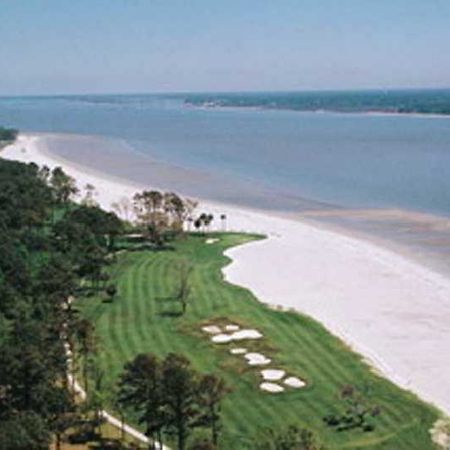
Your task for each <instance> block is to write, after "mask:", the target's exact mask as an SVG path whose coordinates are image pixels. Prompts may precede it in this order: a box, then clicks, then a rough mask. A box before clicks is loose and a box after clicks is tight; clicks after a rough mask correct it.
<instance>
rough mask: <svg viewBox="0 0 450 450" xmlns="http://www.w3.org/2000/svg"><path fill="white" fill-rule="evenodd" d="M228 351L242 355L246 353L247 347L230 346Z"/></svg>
mask: <svg viewBox="0 0 450 450" xmlns="http://www.w3.org/2000/svg"><path fill="white" fill-rule="evenodd" d="M230 353H231V354H232V355H243V354H244V353H247V349H246V348H242V347H237V348H232V349H231V350H230Z"/></svg>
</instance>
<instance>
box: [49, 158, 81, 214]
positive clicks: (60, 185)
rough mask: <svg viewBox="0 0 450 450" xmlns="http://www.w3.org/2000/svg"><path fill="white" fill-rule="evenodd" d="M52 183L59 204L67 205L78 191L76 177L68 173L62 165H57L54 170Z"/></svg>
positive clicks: (51, 178)
mask: <svg viewBox="0 0 450 450" xmlns="http://www.w3.org/2000/svg"><path fill="white" fill-rule="evenodd" d="M50 185H51V186H52V188H53V192H54V194H55V202H56V204H57V205H64V206H67V203H68V202H69V200H71V199H72V198H73V197H74V196H75V195H76V194H77V193H78V188H77V185H76V182H75V179H74V178H72V177H71V176H69V175H67V174H66V173H65V172H64V170H63V169H62V168H61V167H55V168H54V169H53V170H52V174H51V177H50Z"/></svg>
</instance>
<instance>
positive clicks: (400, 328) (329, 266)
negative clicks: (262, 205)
mask: <svg viewBox="0 0 450 450" xmlns="http://www.w3.org/2000/svg"><path fill="white" fill-rule="evenodd" d="M0 155H1V156H2V157H4V158H8V159H17V160H21V161H24V162H32V161H33V162H35V163H36V164H38V165H44V164H45V165H47V166H49V167H50V168H51V167H54V166H55V165H61V166H63V167H64V169H65V170H66V171H67V173H69V174H70V175H72V176H73V177H74V178H76V179H77V182H78V185H79V187H82V186H84V185H86V184H87V183H90V184H93V185H94V186H95V187H96V189H97V191H98V197H96V200H97V201H98V202H99V203H100V204H101V206H102V207H104V208H105V209H111V203H113V202H115V201H118V200H120V198H121V197H128V198H131V196H132V195H133V194H134V192H136V191H137V190H140V189H143V188H144V187H145V188H149V186H137V185H132V184H131V183H127V182H123V181H122V180H119V179H114V178H111V177H106V176H103V175H102V174H99V173H98V172H94V171H90V170H89V169H86V168H84V167H80V166H77V165H74V164H71V163H69V162H67V161H62V160H58V159H57V158H55V157H54V156H52V155H51V154H49V153H47V152H46V149H45V135H21V136H20V137H19V139H18V141H17V142H16V143H15V144H14V145H12V146H9V147H7V148H6V149H5V150H3V151H2V152H1V153H0ZM156 187H157V186H156ZM201 207H202V208H201V209H202V210H207V211H211V212H212V213H213V214H214V215H215V216H216V217H217V216H218V215H220V214H222V213H225V214H227V217H228V219H227V224H228V229H231V230H235V231H249V232H258V233H263V234H266V235H267V236H268V239H266V240H263V241H258V242H255V243H251V244H247V245H245V246H241V247H237V248H233V249H231V250H229V251H228V252H227V255H228V256H229V257H230V258H232V259H233V262H232V263H231V264H230V265H229V266H228V267H227V268H226V269H225V270H224V272H225V276H226V278H227V279H228V280H229V281H231V282H233V283H236V284H240V285H243V286H246V287H248V288H249V289H251V290H252V291H253V292H254V293H255V295H256V296H257V297H258V298H259V299H260V300H262V301H264V302H266V303H269V304H273V305H280V306H283V307H288V308H295V309H296V310H298V311H299V312H302V313H306V314H308V315H310V316H312V317H314V318H315V319H317V320H318V321H320V322H322V323H323V324H324V325H325V326H326V327H327V328H328V329H329V330H330V331H332V332H333V333H334V334H336V335H339V336H341V337H342V338H343V339H344V340H345V341H346V342H347V343H348V344H349V345H351V346H352V347H353V348H354V349H355V350H357V351H358V352H360V353H361V354H362V355H364V356H365V357H366V358H367V359H368V360H370V361H371V363H372V364H373V365H374V366H375V367H376V368H377V369H378V370H379V371H381V372H382V373H383V374H384V375H385V376H387V377H389V378H390V379H392V380H393V381H394V382H396V383H397V384H399V385H401V386H403V387H405V388H408V389H410V390H412V391H414V392H415V393H417V394H418V395H419V396H420V397H421V398H423V399H425V400H428V401H430V402H432V403H434V404H436V405H437V406H438V407H440V408H441V409H442V410H444V411H445V412H446V413H450V382H449V380H450V352H449V351H448V347H449V344H450V326H449V323H450V280H448V279H446V278H445V277H443V276H441V275H438V274H437V273H434V272H432V271H431V270H429V269H428V268H426V267H423V266H420V265H418V264H416V263H413V262H410V261H409V260H407V259H405V258H404V257H402V256H400V255H397V254H395V253H393V252H391V251H389V250H386V249H383V248H381V247H377V246H376V245H374V244H372V243H369V242H366V241H362V240H357V239H353V238H350V237H346V236H343V235H341V234H338V233H336V232H334V231H329V230H325V229H322V228H321V229H319V228H316V227H313V226H311V225H309V224H305V223H302V222H299V221H294V220H289V219H283V218H279V217H273V216H270V215H267V214H263V213H260V212H256V211H251V210H244V209H241V208H236V207H233V206H228V205H218V204H212V203H211V202H207V201H205V202H201ZM218 222H219V221H217V222H216V226H217V228H218V229H220V223H218Z"/></svg>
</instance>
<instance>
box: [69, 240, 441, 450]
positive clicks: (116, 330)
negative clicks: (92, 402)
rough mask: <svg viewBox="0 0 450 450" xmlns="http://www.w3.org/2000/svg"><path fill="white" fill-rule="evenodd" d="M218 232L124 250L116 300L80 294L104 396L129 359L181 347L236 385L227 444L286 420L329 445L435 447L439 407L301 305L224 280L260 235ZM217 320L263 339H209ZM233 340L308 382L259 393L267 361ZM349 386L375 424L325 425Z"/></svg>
mask: <svg viewBox="0 0 450 450" xmlns="http://www.w3.org/2000/svg"><path fill="white" fill-rule="evenodd" d="M214 237H215V238H219V241H218V242H215V243H214V244H212V245H207V244H206V243H205V240H206V237H205V236H204V235H200V234H198V235H195V234H193V235H190V236H189V237H187V238H186V239H182V240H179V241H178V242H176V243H175V244H174V249H172V250H167V251H159V252H154V251H149V250H146V251H130V252H125V253H121V254H120V255H119V256H118V260H117V262H116V263H115V264H114V265H112V266H111V267H110V271H111V275H112V277H113V280H114V281H115V282H116V283H117V286H118V288H119V293H118V296H117V298H116V299H115V300H114V301H113V302H112V303H105V302H103V301H101V299H100V298H98V297H90V298H86V299H80V300H79V302H78V307H79V309H80V310H81V312H82V313H83V314H84V315H85V316H87V317H89V318H90V319H92V320H93V321H94V322H95V324H96V329H97V334H98V337H99V339H100V352H99V363H100V365H101V367H102V369H103V370H104V372H105V381H104V385H103V389H104V390H105V393H108V394H110V393H112V392H114V387H115V385H116V382H117V379H118V376H119V374H120V373H121V371H122V368H123V365H124V363H125V362H127V361H129V360H130V359H132V358H133V357H134V356H136V355H137V354H138V353H141V352H152V353H155V354H157V355H159V356H161V357H163V356H164V355H166V354H167V353H169V352H176V353H180V354H183V355H185V356H186V357H188V358H189V359H190V360H191V361H192V364H193V366H194V368H195V369H197V370H198V371H201V372H205V373H206V372H214V373H216V374H218V375H220V376H221V377H223V378H224V379H225V380H226V383H227V384H228V386H229V387H231V388H232V392H231V393H230V394H229V395H228V396H227V397H226V399H225V400H224V403H223V408H222V417H223V432H222V438H221V446H220V448H221V449H227V450H232V449H256V448H258V446H257V439H258V436H259V435H261V433H263V431H264V429H265V428H267V427H273V428H275V429H280V428H283V427H285V426H286V425H289V424H296V425H299V426H305V427H308V428H310V429H311V430H313V431H314V432H315V433H316V434H317V435H318V436H319V438H320V440H321V441H322V442H323V444H324V445H325V446H326V448H327V449H374V450H381V449H383V450H412V449H418V450H419V449H420V450H427V449H433V448H434V446H433V444H432V443H431V440H430V437H429V432H428V430H429V428H431V426H432V424H433V422H434V421H435V420H436V419H437V417H438V415H439V413H438V412H437V410H435V409H434V408H433V407H431V406H429V405H427V404H426V403H424V402H422V401H420V400H419V399H418V398H417V397H416V396H414V395H413V394H411V393H409V392H406V391H404V390H402V389H400V388H398V387H397V386H395V385H394V384H392V383H391V382H389V381H387V380H386V379H384V378H382V377H380V376H378V375H377V374H376V373H374V371H373V370H371V369H370V368H369V366H368V365H366V363H364V362H363V360H362V357H361V356H359V355H357V354H355V353H354V352H352V351H351V350H350V349H349V348H348V347H347V346H346V345H345V344H344V343H343V342H342V341H341V340H339V339H338V338H336V337H334V336H333V335H332V334H330V333H329V332H328V331H327V330H326V329H325V328H324V327H323V326H322V325H320V324H319V323H317V322H316V321H314V320H312V319H311V318H309V317H306V316H304V315H300V314H298V313H295V312H284V311H276V310H274V309H272V308H270V307H268V306H266V305H263V304H262V303H260V302H258V300H257V299H256V298H255V296H254V295H253V294H252V293H251V292H250V291H248V290H247V289H244V288H241V287H239V286H235V285H232V284H230V283H228V282H226V281H225V280H224V278H223V275H222V272H221V269H222V268H223V267H224V266H225V265H227V264H228V263H229V262H230V259H229V258H227V257H226V256H224V255H223V252H224V251H225V250H226V249H227V248H230V247H232V246H236V245H241V244H244V243H246V242H248V241H251V240H254V239H259V238H260V237H258V236H253V235H245V234H235V233H224V234H214ZM182 260H188V261H189V262H190V263H191V264H192V265H193V271H192V274H191V282H192V294H191V298H190V303H189V305H188V308H187V312H186V313H185V314H184V315H182V316H180V315H177V312H178V311H179V310H180V307H179V305H178V303H177V302H175V301H174V300H173V299H172V297H173V294H174V292H175V289H176V285H177V282H178V279H177V276H176V273H177V264H178V263H179V262H180V261H182ZM278 269H279V268H277V267H274V268H273V270H275V271H276V270H278ZM368 288H370V287H368ZM298 295H299V297H301V280H299V289H298ZM330 301H332V299H330ZM361 301H363V299H361ZM211 323H236V324H239V325H241V326H243V327H246V328H256V329H258V330H259V331H260V332H261V333H262V334H263V335H264V338H263V339H261V340H259V341H253V342H249V341H245V342H242V343H239V344H234V345H233V344H221V345H219V344H213V343H212V342H211V340H210V336H208V335H207V334H206V333H204V332H203V331H202V330H201V327H202V326H204V325H206V324H211ZM232 346H243V347H246V348H249V349H254V350H255V351H261V352H262V353H264V354H266V355H267V356H269V357H270V358H271V359H272V360H273V363H272V364H270V366H269V367H270V368H282V369H284V370H286V371H287V372H288V374H289V375H294V376H297V377H299V378H301V379H303V380H305V381H306V382H307V386H306V387H305V388H303V389H297V390H295V389H286V391H285V392H283V393H280V394H270V393H264V392H262V391H261V390H260V389H259V387H258V386H259V383H260V382H261V377H260V375H259V370H261V368H259V369H258V368H256V367H249V366H248V365H247V364H246V363H245V360H244V358H243V357H242V355H231V354H230V353H229V349H230V348H231V347H232ZM347 384H351V385H355V386H357V387H358V388H359V389H361V390H363V391H364V392H365V394H364V395H365V396H366V398H367V399H368V400H369V401H370V402H372V403H373V404H376V405H378V406H379V407H380V408H381V414H380V416H379V417H377V418H376V419H374V421H373V423H374V424H375V430H374V431H372V432H363V431H362V430H359V429H355V430H351V431H344V432H338V431H336V430H335V429H333V428H330V427H327V426H326V425H325V424H324V422H323V417H324V416H326V415H328V414H330V413H337V412H339V411H340V410H341V400H340V399H339V390H340V388H341V387H342V386H344V385H347ZM110 405H112V399H111V402H110ZM111 409H112V407H111ZM129 421H130V422H133V418H132V417H130V418H129Z"/></svg>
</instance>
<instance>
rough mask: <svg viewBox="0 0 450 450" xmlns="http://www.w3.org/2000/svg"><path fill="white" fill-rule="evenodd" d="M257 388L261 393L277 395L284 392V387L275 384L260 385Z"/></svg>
mask: <svg viewBox="0 0 450 450" xmlns="http://www.w3.org/2000/svg"><path fill="white" fill-rule="evenodd" d="M259 388H260V389H261V390H262V391H266V392H271V393H272V394H278V393H279V392H283V391H284V387H283V386H280V385H279V384H276V383H261V384H260V385H259Z"/></svg>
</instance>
